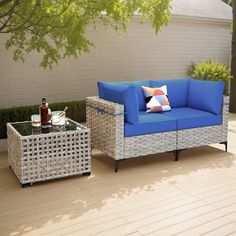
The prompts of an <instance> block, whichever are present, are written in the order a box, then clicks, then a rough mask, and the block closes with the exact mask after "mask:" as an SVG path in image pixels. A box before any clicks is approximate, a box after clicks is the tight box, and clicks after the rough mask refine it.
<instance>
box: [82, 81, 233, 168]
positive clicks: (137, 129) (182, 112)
mask: <svg viewBox="0 0 236 236" xmlns="http://www.w3.org/2000/svg"><path fill="white" fill-rule="evenodd" d="M162 85H167V88H168V98H169V101H170V105H171V107H172V110H171V111H168V112H161V113H146V112H145V98H144V95H143V93H142V86H150V87H160V86H162ZM223 87H224V85H223V82H209V81H196V80H194V79H191V78H186V79H176V80H157V81H148V80H145V81H136V82H112V83H109V82H99V83H98V89H99V97H88V98H87V99H86V116H87V117H86V120H87V126H88V127H89V128H90V129H91V136H92V147H94V148H97V149H99V150H101V151H103V152H104V153H106V154H107V155H108V156H109V157H111V158H113V159H114V160H115V171H116V172H117V171H118V167H119V163H120V161H122V160H126V159H127V158H131V157H137V156H144V155H149V154H155V153H162V152H173V153H174V154H175V161H177V160H178V159H179V153H180V151H182V150H185V149H188V148H192V147H197V146H202V145H207V144H214V143H221V144H224V145H225V150H226V151H227V133H228V108H229V104H228V103H229V98H228V97H225V96H223Z"/></svg>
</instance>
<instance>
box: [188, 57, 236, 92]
mask: <svg viewBox="0 0 236 236" xmlns="http://www.w3.org/2000/svg"><path fill="white" fill-rule="evenodd" d="M187 74H188V75H189V76H191V77H192V78H194V79H198V80H211V81H224V82H225V91H224V94H225V95H229V83H230V80H231V79H232V78H233V77H232V76H231V75H230V69H229V67H228V66H226V65H224V64H222V63H218V62H214V61H212V60H206V61H203V62H201V63H199V64H194V63H192V64H191V65H190V66H189V68H188V72H187Z"/></svg>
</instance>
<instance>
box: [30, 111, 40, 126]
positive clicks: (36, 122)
mask: <svg viewBox="0 0 236 236" xmlns="http://www.w3.org/2000/svg"><path fill="white" fill-rule="evenodd" d="M31 124H32V126H33V127H40V126H41V118H40V115H39V114H34V115H32V116H31Z"/></svg>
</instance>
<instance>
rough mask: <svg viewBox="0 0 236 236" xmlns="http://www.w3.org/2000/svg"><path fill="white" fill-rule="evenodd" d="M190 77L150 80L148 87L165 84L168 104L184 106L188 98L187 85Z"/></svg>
mask: <svg viewBox="0 0 236 236" xmlns="http://www.w3.org/2000/svg"><path fill="white" fill-rule="evenodd" d="M189 81H190V78H186V79H173V80H150V87H152V88H155V87H161V86H163V85H166V86H167V93H168V99H169V102H170V106H171V107H172V108H173V107H185V106H187V99H188V86H189Z"/></svg>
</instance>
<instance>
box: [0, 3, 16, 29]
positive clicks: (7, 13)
mask: <svg viewBox="0 0 236 236" xmlns="http://www.w3.org/2000/svg"><path fill="white" fill-rule="evenodd" d="M18 4H19V0H16V1H15V3H14V4H13V6H12V7H11V8H10V10H9V11H8V12H6V13H5V14H4V15H5V16H7V15H8V18H7V20H6V21H5V22H4V23H3V24H2V26H1V27H0V32H1V31H2V30H3V29H4V28H5V27H7V23H8V22H9V20H10V19H11V17H12V14H13V12H14V9H15V8H16V6H17V5H18ZM4 15H3V17H4ZM1 18H2V16H1Z"/></svg>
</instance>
